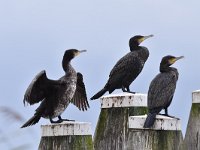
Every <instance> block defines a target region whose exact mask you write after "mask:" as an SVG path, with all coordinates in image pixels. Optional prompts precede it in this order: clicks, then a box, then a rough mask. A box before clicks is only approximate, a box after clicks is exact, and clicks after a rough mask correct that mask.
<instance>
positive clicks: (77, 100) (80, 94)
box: [71, 72, 90, 111]
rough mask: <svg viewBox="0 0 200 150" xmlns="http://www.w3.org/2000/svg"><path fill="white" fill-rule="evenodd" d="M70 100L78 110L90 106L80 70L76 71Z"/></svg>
mask: <svg viewBox="0 0 200 150" xmlns="http://www.w3.org/2000/svg"><path fill="white" fill-rule="evenodd" d="M71 102H72V103H73V104H74V105H75V106H77V107H78V108H79V110H82V111H84V110H87V109H88V108H89V107H90V106H89V103H88V101H87V95H86V89H85V84H84V82H83V75H82V74H81V73H80V72H78V73H77V84H76V91H75V94H74V97H73V98H72V100H71Z"/></svg>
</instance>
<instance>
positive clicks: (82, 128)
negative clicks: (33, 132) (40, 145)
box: [41, 121, 92, 137]
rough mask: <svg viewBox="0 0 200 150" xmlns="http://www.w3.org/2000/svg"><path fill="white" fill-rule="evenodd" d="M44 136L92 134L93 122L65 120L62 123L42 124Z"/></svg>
mask: <svg viewBox="0 0 200 150" xmlns="http://www.w3.org/2000/svg"><path fill="white" fill-rule="evenodd" d="M41 129H42V137H45V136H67V135H92V129H91V124H90V123H88V122H75V121H74V122H73V121H65V122H62V123H58V124H57V123H56V124H50V125H42V126H41Z"/></svg>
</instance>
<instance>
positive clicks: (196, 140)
mask: <svg viewBox="0 0 200 150" xmlns="http://www.w3.org/2000/svg"><path fill="white" fill-rule="evenodd" d="M184 143H185V145H186V147H187V149H188V150H200V90H198V91H194V92H193V93H192V107H191V110H190V117H189V121H188V125H187V130H186V135H185V139H184Z"/></svg>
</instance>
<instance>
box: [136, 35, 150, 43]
mask: <svg viewBox="0 0 200 150" xmlns="http://www.w3.org/2000/svg"><path fill="white" fill-rule="evenodd" d="M150 37H153V34H151V35H148V36H143V37H142V38H140V39H138V42H139V44H140V43H142V42H143V41H144V40H146V39H148V38H150Z"/></svg>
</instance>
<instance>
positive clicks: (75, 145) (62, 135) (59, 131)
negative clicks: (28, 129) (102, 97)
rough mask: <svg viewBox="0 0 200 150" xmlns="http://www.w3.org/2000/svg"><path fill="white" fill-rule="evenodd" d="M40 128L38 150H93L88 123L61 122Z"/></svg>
mask: <svg viewBox="0 0 200 150" xmlns="http://www.w3.org/2000/svg"><path fill="white" fill-rule="evenodd" d="M41 128H42V137H41V141H40V145H39V148H38V149H39V150H93V142H92V134H91V124H90V123H86V122H63V123H60V124H51V125H42V126H41Z"/></svg>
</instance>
